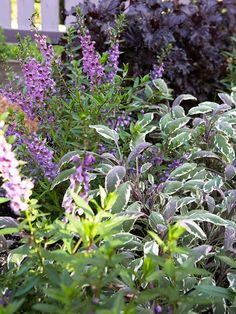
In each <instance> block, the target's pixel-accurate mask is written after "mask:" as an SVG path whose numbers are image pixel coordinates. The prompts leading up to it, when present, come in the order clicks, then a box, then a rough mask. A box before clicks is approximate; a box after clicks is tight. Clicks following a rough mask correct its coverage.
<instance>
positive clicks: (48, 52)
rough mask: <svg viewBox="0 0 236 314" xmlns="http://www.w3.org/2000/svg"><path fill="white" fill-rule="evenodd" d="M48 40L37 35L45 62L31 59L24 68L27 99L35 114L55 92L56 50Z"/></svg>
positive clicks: (36, 40) (36, 38) (36, 39)
mask: <svg viewBox="0 0 236 314" xmlns="http://www.w3.org/2000/svg"><path fill="white" fill-rule="evenodd" d="M46 40H47V37H46V36H44V35H43V36H39V35H37V34H36V35H35V42H36V43H37V45H38V46H39V48H40V51H41V54H42V57H43V60H42V62H41V63H40V62H38V61H37V60H36V59H35V58H31V59H29V61H28V62H27V63H25V64H24V67H23V74H24V79H25V85H26V89H27V92H26V99H27V100H28V102H29V103H30V105H31V108H30V109H31V111H33V113H34V112H35V111H37V110H38V109H39V108H45V106H46V104H45V101H46V99H47V95H48V94H49V93H54V92H55V82H54V80H53V79H52V61H53V58H54V50H53V47H52V45H49V44H47V41H46Z"/></svg>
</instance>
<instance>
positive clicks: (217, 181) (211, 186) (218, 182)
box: [203, 176, 224, 193]
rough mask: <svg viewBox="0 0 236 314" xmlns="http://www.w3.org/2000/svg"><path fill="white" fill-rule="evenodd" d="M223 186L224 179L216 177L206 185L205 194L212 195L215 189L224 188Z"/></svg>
mask: <svg viewBox="0 0 236 314" xmlns="http://www.w3.org/2000/svg"><path fill="white" fill-rule="evenodd" d="M223 184H224V182H223V180H222V178H221V177H220V176H215V177H214V178H213V179H211V180H209V181H208V182H206V183H205V184H204V186H203V191H204V192H205V193H211V192H212V191H214V190H215V189H217V188H220V187H222V185H223Z"/></svg>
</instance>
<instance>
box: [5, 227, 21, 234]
mask: <svg viewBox="0 0 236 314" xmlns="http://www.w3.org/2000/svg"><path fill="white" fill-rule="evenodd" d="M17 232H19V229H18V228H3V229H0V235H4V234H13V233H17Z"/></svg>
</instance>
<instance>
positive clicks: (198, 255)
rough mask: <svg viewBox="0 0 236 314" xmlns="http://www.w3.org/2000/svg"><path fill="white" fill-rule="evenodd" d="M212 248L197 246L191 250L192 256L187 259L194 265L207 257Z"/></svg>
mask: <svg viewBox="0 0 236 314" xmlns="http://www.w3.org/2000/svg"><path fill="white" fill-rule="evenodd" d="M212 248H213V247H212V246H210V245H206V244H204V245H200V246H197V247H195V248H193V250H192V254H191V255H190V257H189V259H191V260H192V261H193V262H194V263H197V262H199V261H200V260H201V259H203V258H204V257H205V256H207V255H208V254H209V253H210V252H211V250H212Z"/></svg>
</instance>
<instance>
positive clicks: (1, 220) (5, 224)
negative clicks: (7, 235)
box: [0, 216, 18, 228]
mask: <svg viewBox="0 0 236 314" xmlns="http://www.w3.org/2000/svg"><path fill="white" fill-rule="evenodd" d="M17 226H18V223H17V221H16V220H15V219H13V218H12V217H5V216H2V217H0V228H15V227H17Z"/></svg>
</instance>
